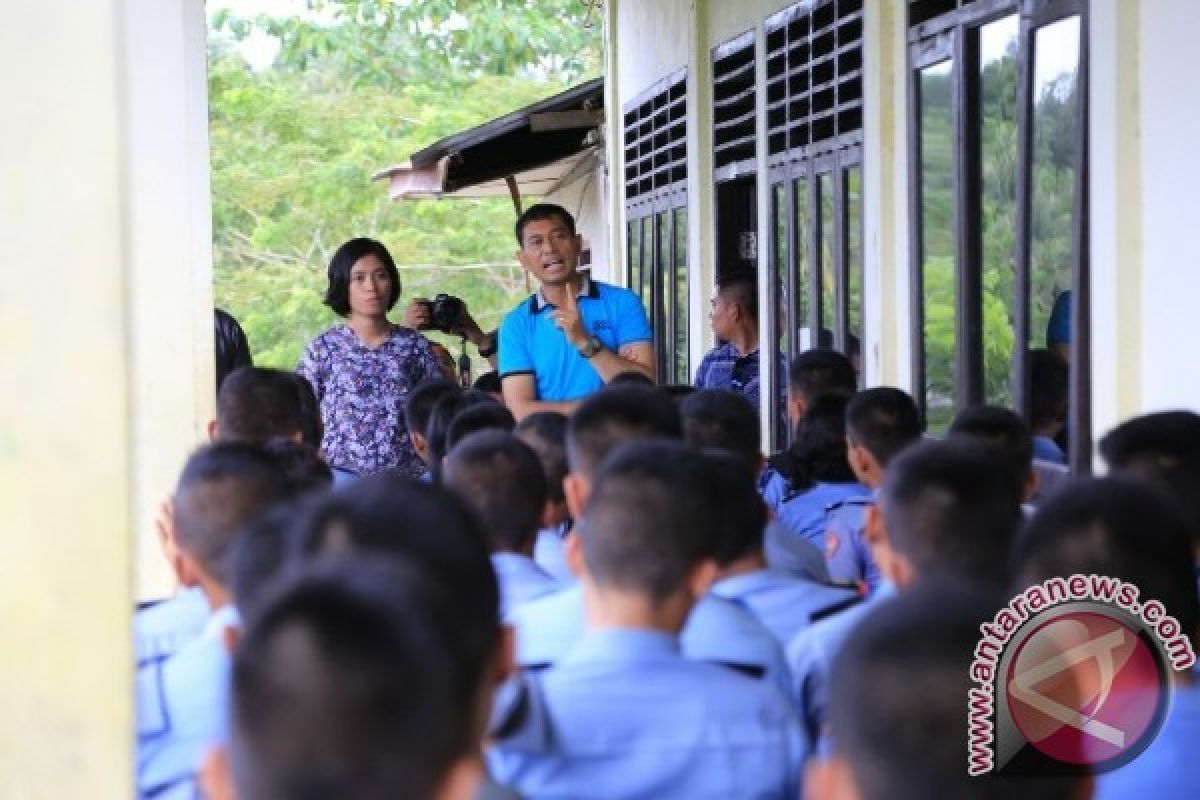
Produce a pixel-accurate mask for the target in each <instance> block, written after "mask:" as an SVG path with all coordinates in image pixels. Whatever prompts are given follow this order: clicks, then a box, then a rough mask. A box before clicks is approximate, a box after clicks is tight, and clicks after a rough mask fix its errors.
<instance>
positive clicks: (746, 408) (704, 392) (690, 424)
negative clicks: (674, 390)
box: [679, 389, 762, 468]
mask: <svg viewBox="0 0 1200 800" xmlns="http://www.w3.org/2000/svg"><path fill="white" fill-rule="evenodd" d="M679 414H680V416H681V417H682V418H683V440H684V441H685V442H687V443H688V444H690V445H693V446H695V447H700V448H705V447H711V448H716V449H718V450H723V451H725V452H727V453H731V454H732V455H734V456H737V457H738V458H741V459H743V460H744V461H746V462H747V463H749V464H752V465H753V466H754V467H755V468H757V467H758V461H759V454H760V450H759V438H760V436H761V431H762V426H761V424H760V422H759V419H758V409H756V408H754V407H753V406H751V405H750V401H749V400H747V399H746V398H745V396H744V395H740V394H738V393H737V392H731V391H729V390H727V389H701V390H700V391H697V392H694V393H693V394H691V395H690V396H688V397H686V398H685V399H684V400H683V402H682V403H681V404H680V406H679Z"/></svg>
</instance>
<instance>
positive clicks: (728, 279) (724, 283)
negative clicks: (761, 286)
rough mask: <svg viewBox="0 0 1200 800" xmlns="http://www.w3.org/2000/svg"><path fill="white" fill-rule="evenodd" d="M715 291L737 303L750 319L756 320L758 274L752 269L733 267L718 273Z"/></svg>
mask: <svg viewBox="0 0 1200 800" xmlns="http://www.w3.org/2000/svg"><path fill="white" fill-rule="evenodd" d="M717 293H718V294H723V295H725V296H726V297H728V298H729V299H730V300H732V301H733V302H735V303H737V304H738V305H739V306H740V307H741V309H742V310H743V311H744V312H746V314H747V315H748V316H749V317H750V319H752V320H754V321H755V322H758V275H757V274H756V273H755V272H754V270H750V269H735V270H731V271H729V272H726V273H724V274H723V275H718V276H717Z"/></svg>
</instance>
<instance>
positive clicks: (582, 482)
mask: <svg viewBox="0 0 1200 800" xmlns="http://www.w3.org/2000/svg"><path fill="white" fill-rule="evenodd" d="M591 491H592V483H591V481H589V480H588V478H587V476H585V475H582V474H580V473H578V472H568V473H567V474H566V476H565V477H564V478H563V496H564V497H565V498H566V500H567V511H569V512H570V514H571V519H576V520H578V519H582V518H583V509H584V507H585V506H586V505H587V501H588V496H589V495H590V494H591Z"/></svg>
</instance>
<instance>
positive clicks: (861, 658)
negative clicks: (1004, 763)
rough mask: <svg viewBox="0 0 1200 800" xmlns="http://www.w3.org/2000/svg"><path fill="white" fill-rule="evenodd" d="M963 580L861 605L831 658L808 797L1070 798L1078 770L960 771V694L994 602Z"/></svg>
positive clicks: (964, 738) (963, 749)
mask: <svg viewBox="0 0 1200 800" xmlns="http://www.w3.org/2000/svg"><path fill="white" fill-rule="evenodd" d="M990 601H991V598H990V597H988V596H978V595H976V594H975V593H973V592H971V591H970V590H969V589H962V588H957V589H953V588H949V587H942V586H938V587H922V588H920V589H916V590H914V591H912V592H908V593H905V594H904V595H899V596H896V597H893V598H891V599H889V600H887V601H885V602H883V603H881V604H880V605H879V607H878V608H876V609H874V610H873V611H871V613H869V614H867V615H866V617H865V619H863V620H862V622H861V623H860V624H859V625H858V627H857V628H856V630H855V632H854V636H852V637H850V639H849V640H848V641H847V642H846V645H845V647H843V648H842V650H841V652H840V653H839V654H838V656H837V658H836V659H835V661H834V668H833V673H832V679H831V687H830V702H829V707H830V712H829V716H830V729H831V733H832V735H831V737H830V741H831V744H832V753H831V754H830V755H829V756H828V757H826V758H823V759H819V760H817V761H816V762H814V763H813V764H812V766H810V768H809V769H808V771H807V773H806V775H805V785H804V789H805V795H804V796H805V797H806V798H808V800H928V798H938V800H976V799H977V798H978V800H1012V798H1020V799H1021V800H1077V799H1079V798H1086V797H1087V796H1088V790H1089V788H1090V781H1089V779H1088V778H1087V777H1086V776H1083V777H1038V778H1033V777H1007V776H997V775H987V776H981V777H971V776H969V775H968V774H967V752H968V751H967V744H968V717H967V710H966V709H967V693H968V690H969V689H970V688H971V686H972V683H971V677H970V676H971V672H970V667H971V660H972V658H973V653H974V650H975V645H976V644H977V643H978V642H979V625H980V623H982V622H985V621H987V620H988V619H990V618H991V616H992V614H993V613H994V611H995V607H994V606H993V605H992V603H991V602H990Z"/></svg>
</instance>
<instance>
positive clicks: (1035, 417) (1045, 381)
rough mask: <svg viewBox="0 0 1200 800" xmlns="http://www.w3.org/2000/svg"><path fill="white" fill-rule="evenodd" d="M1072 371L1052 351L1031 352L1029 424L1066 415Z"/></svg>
mask: <svg viewBox="0 0 1200 800" xmlns="http://www.w3.org/2000/svg"><path fill="white" fill-rule="evenodd" d="M1069 374H1070V370H1069V368H1068V367H1067V362H1066V361H1063V358H1062V356H1060V355H1059V354H1058V353H1056V352H1054V351H1053V350H1044V349H1039V350H1030V351H1029V386H1030V402H1029V424H1030V425H1031V426H1032V427H1033V428H1042V427H1044V426H1046V425H1049V424H1052V423H1055V422H1061V421H1063V420H1065V419H1066V418H1067V397H1068V391H1069V390H1068V385H1069V380H1068V377H1069Z"/></svg>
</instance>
